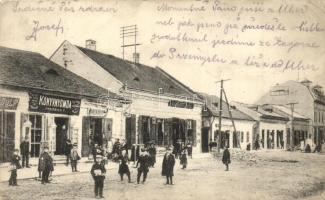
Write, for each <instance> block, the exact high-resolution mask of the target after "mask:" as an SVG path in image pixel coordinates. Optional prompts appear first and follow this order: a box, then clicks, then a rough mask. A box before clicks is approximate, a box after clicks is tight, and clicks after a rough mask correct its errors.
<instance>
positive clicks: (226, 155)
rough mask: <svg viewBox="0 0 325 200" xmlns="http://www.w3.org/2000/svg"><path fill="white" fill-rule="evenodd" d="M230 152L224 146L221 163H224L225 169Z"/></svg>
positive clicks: (228, 162)
mask: <svg viewBox="0 0 325 200" xmlns="http://www.w3.org/2000/svg"><path fill="white" fill-rule="evenodd" d="M230 162H231V161H230V152H229V149H228V146H226V148H225V150H224V151H223V155H222V163H223V164H224V165H226V171H229V164H230Z"/></svg>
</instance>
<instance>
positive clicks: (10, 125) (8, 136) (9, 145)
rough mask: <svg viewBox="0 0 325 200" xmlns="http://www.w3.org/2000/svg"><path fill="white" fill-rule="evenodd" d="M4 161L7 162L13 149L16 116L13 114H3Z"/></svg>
mask: <svg viewBox="0 0 325 200" xmlns="http://www.w3.org/2000/svg"><path fill="white" fill-rule="evenodd" d="M4 122H5V123H4V124H5V126H4V128H5V132H4V133H5V134H4V135H5V145H4V147H5V157H4V160H5V161H9V160H10V159H11V156H12V154H13V152H14V149H15V122H16V114H15V113H14V112H5V115H4Z"/></svg>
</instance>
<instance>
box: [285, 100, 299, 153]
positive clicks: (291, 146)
mask: <svg viewBox="0 0 325 200" xmlns="http://www.w3.org/2000/svg"><path fill="white" fill-rule="evenodd" d="M295 104H298V103H288V104H287V105H290V109H291V119H290V121H291V125H290V138H289V142H290V143H289V145H290V149H293V147H294V145H293V139H294V133H293V121H294V116H293V113H294V109H295Z"/></svg>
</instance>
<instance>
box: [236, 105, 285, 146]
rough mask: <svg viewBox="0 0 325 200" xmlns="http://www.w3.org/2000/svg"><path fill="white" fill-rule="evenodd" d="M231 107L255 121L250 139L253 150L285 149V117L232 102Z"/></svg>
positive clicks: (257, 107)
mask: <svg viewBox="0 0 325 200" xmlns="http://www.w3.org/2000/svg"><path fill="white" fill-rule="evenodd" d="M232 105H233V106H235V107H236V109H238V110H240V111H242V112H243V113H245V114H247V115H248V116H250V117H251V118H253V119H254V120H255V121H256V124H255V125H254V131H253V138H252V148H253V149H258V148H262V149H281V148H283V149H286V147H287V138H288V137H289V136H288V132H287V123H288V121H289V119H288V118H287V117H284V116H282V115H279V114H277V113H275V112H272V111H271V110H269V109H266V108H264V107H262V106H258V105H247V104H243V103H238V102H232Z"/></svg>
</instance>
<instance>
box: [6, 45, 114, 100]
mask: <svg viewBox="0 0 325 200" xmlns="http://www.w3.org/2000/svg"><path fill="white" fill-rule="evenodd" d="M0 84H3V85H10V86H17V87H24V88H33V89H40V90H47V91H57V92H61V93H67V94H73V95H82V96H89V97H98V96H101V95H104V94H107V90H106V89H104V88H101V87H99V86H97V85H95V84H93V83H91V82H89V81H87V80H86V79H84V78H82V77H79V76H77V75H75V74H74V73H72V72H70V71H68V70H66V69H64V68H62V67H60V66H59V65H57V64H55V63H53V62H52V61H50V60H48V59H47V58H45V57H44V56H42V55H41V54H39V53H34V52H30V51H22V50H17V49H11V48H7V47H1V46H0ZM110 96H111V97H112V98H114V97H115V98H120V97H119V96H117V95H116V94H114V93H110Z"/></svg>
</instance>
